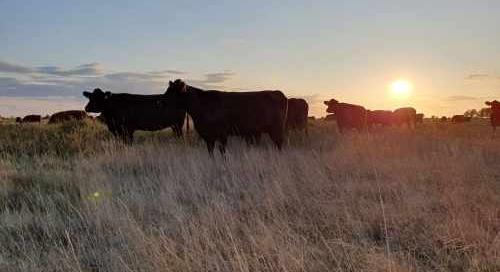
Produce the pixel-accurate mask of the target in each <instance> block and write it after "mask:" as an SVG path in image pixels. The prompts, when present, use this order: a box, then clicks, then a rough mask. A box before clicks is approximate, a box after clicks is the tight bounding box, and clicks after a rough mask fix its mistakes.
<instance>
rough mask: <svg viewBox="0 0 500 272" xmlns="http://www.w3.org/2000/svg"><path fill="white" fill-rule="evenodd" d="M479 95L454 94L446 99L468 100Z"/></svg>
mask: <svg viewBox="0 0 500 272" xmlns="http://www.w3.org/2000/svg"><path fill="white" fill-rule="evenodd" d="M476 99H477V97H473V96H467V95H452V96H448V97H447V98H446V100H448V101H468V100H476Z"/></svg>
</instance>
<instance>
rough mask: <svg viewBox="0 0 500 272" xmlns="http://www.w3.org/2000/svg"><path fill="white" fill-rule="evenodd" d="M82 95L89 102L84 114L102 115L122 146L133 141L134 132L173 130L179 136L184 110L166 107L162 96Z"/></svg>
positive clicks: (95, 91)
mask: <svg viewBox="0 0 500 272" xmlns="http://www.w3.org/2000/svg"><path fill="white" fill-rule="evenodd" d="M83 95H84V96H85V97H87V98H88V99H89V103H88V104H87V106H85V111H87V112H94V113H101V115H102V116H103V117H104V118H103V119H104V122H105V123H106V125H107V126H108V129H109V131H111V133H113V135H115V136H117V137H120V138H122V139H123V140H124V141H125V142H132V141H133V134H134V131H136V130H148V131H154V130H161V129H164V128H166V127H172V129H173V130H174V132H175V134H176V135H177V136H178V137H181V136H182V126H183V125H184V118H185V116H186V110H185V109H184V110H183V109H174V108H167V107H165V103H164V102H165V99H166V98H165V96H164V95H138V94H126V93H111V92H103V91H102V90H101V89H95V90H94V92H92V93H90V92H83Z"/></svg>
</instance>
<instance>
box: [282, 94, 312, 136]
mask: <svg viewBox="0 0 500 272" xmlns="http://www.w3.org/2000/svg"><path fill="white" fill-rule="evenodd" d="M308 114H309V105H307V102H306V101H305V100H304V99H302V98H290V99H288V112H287V117H286V129H287V130H294V129H295V130H303V131H304V133H305V134H306V135H307V120H308V118H307V115H308Z"/></svg>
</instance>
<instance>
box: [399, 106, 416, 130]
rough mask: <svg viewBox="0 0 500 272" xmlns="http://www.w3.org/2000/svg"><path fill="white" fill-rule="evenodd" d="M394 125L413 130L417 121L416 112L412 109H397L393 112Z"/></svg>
mask: <svg viewBox="0 0 500 272" xmlns="http://www.w3.org/2000/svg"><path fill="white" fill-rule="evenodd" d="M393 114H394V124H395V125H397V126H401V125H404V124H406V125H407V126H408V128H410V129H414V128H415V123H416V119H417V111H416V110H415V109H414V108H412V107H406V108H399V109H396V110H394V112H393Z"/></svg>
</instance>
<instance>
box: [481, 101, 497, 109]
mask: <svg viewBox="0 0 500 272" xmlns="http://www.w3.org/2000/svg"><path fill="white" fill-rule="evenodd" d="M484 104H486V105H488V106H490V107H491V109H492V110H496V111H498V110H500V102H498V101H497V100H493V101H491V102H490V101H486V102H484Z"/></svg>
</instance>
